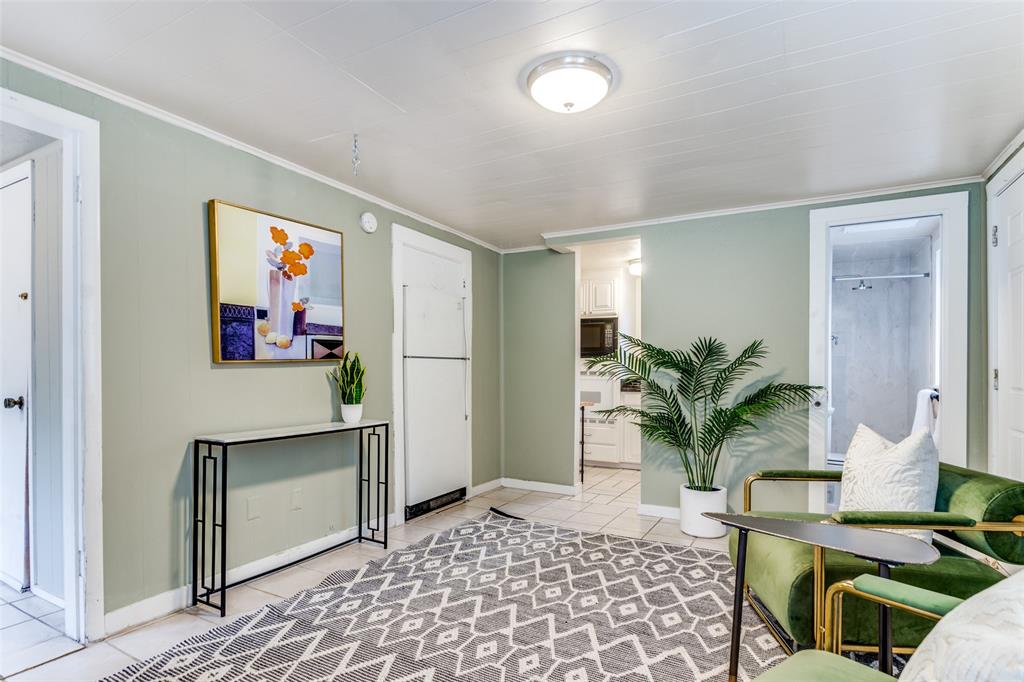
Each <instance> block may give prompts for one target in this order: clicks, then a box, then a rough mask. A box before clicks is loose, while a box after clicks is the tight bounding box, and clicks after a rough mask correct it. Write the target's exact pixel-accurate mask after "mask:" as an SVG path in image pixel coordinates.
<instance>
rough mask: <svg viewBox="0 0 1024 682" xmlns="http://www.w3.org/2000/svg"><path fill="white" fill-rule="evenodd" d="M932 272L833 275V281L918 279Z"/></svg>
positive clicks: (928, 275)
mask: <svg viewBox="0 0 1024 682" xmlns="http://www.w3.org/2000/svg"><path fill="white" fill-rule="evenodd" d="M931 276H932V274H931V273H930V272H914V273H910V274H909V275H833V276H832V281H833V282H856V281H859V280H865V279H918V278H920V277H931Z"/></svg>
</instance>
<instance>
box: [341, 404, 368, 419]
mask: <svg viewBox="0 0 1024 682" xmlns="http://www.w3.org/2000/svg"><path fill="white" fill-rule="evenodd" d="M362 418H363V404H362V403H360V404H358V405H342V406H341V421H343V422H345V423H346V424H358V423H359V420H360V419H362Z"/></svg>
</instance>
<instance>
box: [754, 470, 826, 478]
mask: <svg viewBox="0 0 1024 682" xmlns="http://www.w3.org/2000/svg"><path fill="white" fill-rule="evenodd" d="M751 476H753V477H757V478H758V479H763V480H772V481H838V480H840V479H842V477H843V471H842V469H761V470H760V471H755V472H754V473H753V474H751Z"/></svg>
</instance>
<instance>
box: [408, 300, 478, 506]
mask: <svg viewBox="0 0 1024 682" xmlns="http://www.w3.org/2000/svg"><path fill="white" fill-rule="evenodd" d="M403 291H404V297H403V298H404V300H403V307H404V312H403V315H404V325H403V329H404V339H403V366H404V377H403V378H404V385H405V391H404V394H405V404H404V411H405V438H404V441H405V442H404V445H405V469H406V479H405V480H406V493H405V498H406V499H405V504H406V515H407V517H409V515H410V514H412V515H414V516H415V515H418V513H425V511H429V510H430V505H429V504H424V503H429V502H430V501H433V500H436V499H437V498H442V497H444V496H448V495H450V494H452V493H456V494H455V495H453V496H452V497H453V500H454V499H457V498H458V497H461V496H462V495H460V494H457V491H462V494H464V492H465V491H464V489H465V488H467V487H468V485H469V480H468V470H469V438H470V433H469V353H468V343H467V340H468V337H467V333H466V311H465V307H466V299H465V298H464V296H463V290H462V289H461V288H460V287H459V286H458V285H457V284H456V285H455V286H444V285H440V286H439V282H437V281H436V280H435V281H434V282H433V285H432V286H431V285H429V284H428V285H427V286H422V285H421V286H416V285H406V286H404V287H403Z"/></svg>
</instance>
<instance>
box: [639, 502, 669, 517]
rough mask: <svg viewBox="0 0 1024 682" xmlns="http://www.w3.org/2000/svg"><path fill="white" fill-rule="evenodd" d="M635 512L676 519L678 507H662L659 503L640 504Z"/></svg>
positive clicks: (642, 514)
mask: <svg viewBox="0 0 1024 682" xmlns="http://www.w3.org/2000/svg"><path fill="white" fill-rule="evenodd" d="M637 513H638V514H640V515H641V516H660V517H661V518H663V519H678V518H679V507H663V506H661V505H660V504H640V505H638V506H637Z"/></svg>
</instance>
